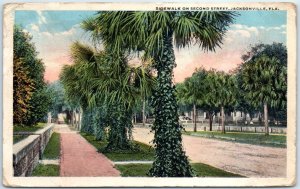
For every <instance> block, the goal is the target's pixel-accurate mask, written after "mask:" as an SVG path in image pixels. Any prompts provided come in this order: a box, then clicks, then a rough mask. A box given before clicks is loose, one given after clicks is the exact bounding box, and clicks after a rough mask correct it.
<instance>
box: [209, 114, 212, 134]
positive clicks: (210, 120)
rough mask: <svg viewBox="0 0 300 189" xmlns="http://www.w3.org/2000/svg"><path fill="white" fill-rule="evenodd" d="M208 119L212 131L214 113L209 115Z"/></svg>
mask: <svg viewBox="0 0 300 189" xmlns="http://www.w3.org/2000/svg"><path fill="white" fill-rule="evenodd" d="M208 118H209V131H212V122H213V115H212V113H208Z"/></svg>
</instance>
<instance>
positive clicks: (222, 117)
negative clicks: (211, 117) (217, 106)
mask: <svg viewBox="0 0 300 189" xmlns="http://www.w3.org/2000/svg"><path fill="white" fill-rule="evenodd" d="M221 114H222V115H221V119H222V121H221V122H222V133H225V114H224V106H222V107H221Z"/></svg>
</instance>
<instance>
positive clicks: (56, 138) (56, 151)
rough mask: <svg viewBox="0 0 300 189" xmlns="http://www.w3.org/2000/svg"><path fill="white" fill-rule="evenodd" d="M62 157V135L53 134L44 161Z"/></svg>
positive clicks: (44, 154)
mask: <svg viewBox="0 0 300 189" xmlns="http://www.w3.org/2000/svg"><path fill="white" fill-rule="evenodd" d="M59 156H60V134H59V133H55V132H54V133H52V135H51V138H50V140H49V142H48V144H47V146H46V148H45V151H44V153H43V159H59Z"/></svg>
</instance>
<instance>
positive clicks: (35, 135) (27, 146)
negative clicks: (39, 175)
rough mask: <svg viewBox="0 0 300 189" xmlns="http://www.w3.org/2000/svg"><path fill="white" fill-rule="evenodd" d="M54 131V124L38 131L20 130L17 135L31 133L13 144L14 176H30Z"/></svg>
mask: <svg viewBox="0 0 300 189" xmlns="http://www.w3.org/2000/svg"><path fill="white" fill-rule="evenodd" d="M52 133H53V124H51V125H48V126H46V127H45V128H43V129H40V130H38V131H36V132H26V133H25V132H18V133H15V134H17V135H29V136H28V137H27V138H25V139H23V140H22V141H20V142H18V143H16V144H14V145H13V168H14V176H30V175H31V174H32V171H33V169H34V168H35V167H36V166H37V164H38V161H39V159H41V158H42V154H43V152H44V150H45V148H46V146H47V144H48V142H49V139H50V137H51V135H52Z"/></svg>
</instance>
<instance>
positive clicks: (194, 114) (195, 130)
mask: <svg viewBox="0 0 300 189" xmlns="http://www.w3.org/2000/svg"><path fill="white" fill-rule="evenodd" d="M193 120H194V132H197V110H196V105H195V104H194V105H193Z"/></svg>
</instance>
